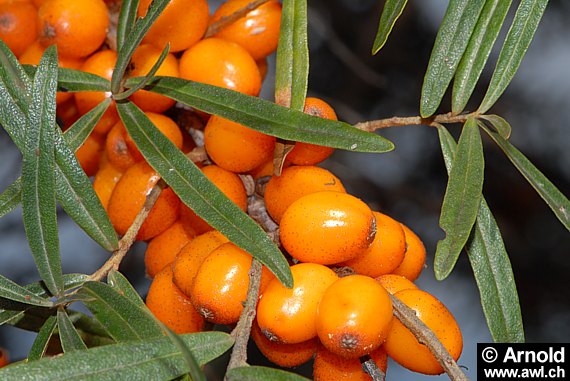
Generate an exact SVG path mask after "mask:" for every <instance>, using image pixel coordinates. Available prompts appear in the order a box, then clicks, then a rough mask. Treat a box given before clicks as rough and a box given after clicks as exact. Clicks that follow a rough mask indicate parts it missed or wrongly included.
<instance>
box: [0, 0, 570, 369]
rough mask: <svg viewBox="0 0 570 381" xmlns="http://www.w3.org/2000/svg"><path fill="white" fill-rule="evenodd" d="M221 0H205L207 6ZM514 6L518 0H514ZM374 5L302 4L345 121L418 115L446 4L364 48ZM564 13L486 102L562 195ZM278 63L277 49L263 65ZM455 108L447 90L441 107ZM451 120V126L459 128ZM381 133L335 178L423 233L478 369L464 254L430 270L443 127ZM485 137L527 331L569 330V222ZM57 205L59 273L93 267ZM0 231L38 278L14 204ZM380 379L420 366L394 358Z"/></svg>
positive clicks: (12, 159) (344, 157)
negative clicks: (381, 142) (382, 146)
mask: <svg viewBox="0 0 570 381" xmlns="http://www.w3.org/2000/svg"><path fill="white" fill-rule="evenodd" d="M215 3H217V2H213V1H212V2H211V4H212V9H214V7H215ZM516 5H518V2H517V1H515V2H514V4H513V8H515V7H514V6H516ZM382 6H383V2H382V1H378V0H327V1H320V0H311V1H310V2H309V23H310V28H309V45H310V53H311V71H310V77H309V95H310V96H318V97H321V98H323V99H325V100H327V101H328V102H329V103H330V104H331V105H332V106H333V107H334V108H335V109H336V111H337V113H338V115H339V119H341V120H344V121H347V122H349V123H356V122H360V121H366V120H373V119H381V118H386V117H391V116H414V115H418V113H419V98H420V95H419V94H420V89H421V84H422V80H423V75H424V72H425V68H426V66H427V62H428V59H429V55H430V52H431V47H432V44H433V41H434V39H435V35H436V33H437V29H438V27H439V24H440V22H441V19H442V17H443V14H444V12H445V8H446V6H447V2H446V1H443V0H422V1H410V2H409V4H408V6H407V8H406V10H405V11H404V14H403V15H402V17H401V18H400V20H399V21H398V22H397V24H396V26H395V28H394V31H393V32H392V34H391V36H390V38H389V39H388V42H387V44H386V46H385V47H384V48H383V49H382V50H381V51H380V52H379V53H378V54H377V55H376V56H371V54H370V51H371V47H372V42H373V40H374V35H375V33H376V29H377V25H378V19H379V16H380V13H381V8H382ZM513 14H514V12H511V13H510V14H509V16H508V20H510V19H512V16H513ZM569 17H570V3H569V2H564V1H552V2H551V3H550V4H549V6H548V7H547V9H546V12H545V15H544V18H543V21H542V23H541V25H540V26H539V30H538V32H537V34H536V36H535V39H534V41H533V43H532V45H531V47H530V49H529V51H528V54H527V56H526V57H525V59H524V61H523V63H522V65H521V67H520V70H519V72H518V73H517V75H516V76H515V78H514V80H513V82H512V83H511V85H510V86H509V87H508V89H507V91H506V92H505V94H504V95H503V96H502V97H501V98H500V99H499V101H498V102H497V104H496V105H495V106H494V107H493V108H492V109H491V111H490V112H492V113H496V114H499V115H501V116H503V117H504V118H505V119H507V120H508V121H509V122H510V123H511V125H512V127H513V133H512V136H511V138H510V140H511V142H512V143H513V144H514V145H515V146H516V147H518V148H519V149H520V150H521V151H522V152H523V153H525V155H527V157H529V158H530V159H531V161H532V162H533V163H534V164H535V165H536V166H537V167H538V168H539V169H540V170H541V171H543V173H545V174H546V175H547V177H548V178H549V179H550V180H551V181H552V182H553V183H554V184H555V185H556V186H558V188H559V189H560V190H561V191H562V193H563V194H565V195H569V194H570V150H568V149H567V147H568V146H570V130H569V126H568V123H569V121H570V107H569V106H570V101H569V95H570V75H569V71H568V67H569V65H570V45H569V44H568V42H567V37H568V36H569V35H570V26H568V24H567V23H565V20H567V19H568V18H569ZM507 22H508V21H507ZM503 29H504V30H503V31H502V34H501V36H500V37H499V43H501V42H502V41H503V39H504V36H505V34H506V29H507V28H503ZM498 53H499V50H498V49H495V50H494V51H493V53H492V56H491V59H490V62H489V63H488V64H487V68H486V70H485V72H484V75H483V78H482V80H481V81H480V83H481V84H480V85H479V86H478V87H477V89H476V93H475V94H474V96H473V97H472V103H470V104H469V105H468V107H467V109H468V110H474V109H475V108H477V106H478V103H477V102H479V101H480V100H481V99H482V98H483V95H484V92H485V90H486V85H487V84H488V80H489V78H490V76H491V74H492V69H493V68H494V63H495V61H496V58H497V55H498ZM273 65H274V59H273V58H272V60H271V61H270V68H272V66H273ZM272 70H274V69H273V68H272ZM271 74H272V73H270V75H269V76H268V78H267V79H266V84H265V89H264V92H263V96H264V97H266V98H272V94H273V89H272V82H273V77H272V75H271ZM449 110H450V101H449V98H446V99H444V101H443V102H442V106H441V108H440V111H441V112H442V113H444V112H448V111H449ZM449 128H450V130H451V131H452V133H453V134H454V135H455V136H456V137H457V136H458V133H459V131H460V126H458V125H457V126H450V127H449ZM382 135H383V136H385V137H387V138H388V139H390V140H392V141H393V142H394V143H395V145H396V149H395V150H394V151H393V152H390V153H387V154H381V155H373V154H359V153H348V152H341V151H337V152H336V153H335V154H334V155H333V156H332V157H331V158H330V159H328V160H327V161H326V162H325V163H324V166H325V167H327V168H329V169H330V170H331V171H333V172H334V173H335V174H336V175H337V176H338V177H340V178H341V180H342V181H343V183H344V184H345V185H346V186H347V188H348V190H349V191H350V192H351V193H352V194H354V195H356V196H358V197H360V198H362V199H363V200H365V201H366V202H368V203H369V204H370V205H371V206H373V207H374V208H376V209H377V210H381V211H383V212H385V213H386V214H388V215H390V216H392V217H393V218H396V219H397V220H400V221H402V222H404V223H405V224H407V225H408V226H410V227H411V228H412V229H413V230H414V231H416V232H417V233H418V235H419V236H420V237H421V238H422V239H423V241H424V243H425V245H426V248H427V250H428V258H427V268H426V269H425V271H424V272H423V274H422V275H421V277H420V278H419V280H418V283H419V285H420V287H422V288H425V289H426V290H427V291H429V292H432V293H433V294H435V295H436V296H437V297H438V298H440V300H442V301H443V302H444V303H445V304H446V305H447V306H448V308H449V309H450V310H451V311H452V313H453V314H454V315H455V316H456V317H457V320H458V321H459V324H460V326H461V328H462V330H463V333H464V342H465V344H464V352H463V355H462V357H461V359H460V360H459V363H460V365H462V366H464V367H466V371H467V374H468V376H469V377H470V378H472V379H475V378H476V373H475V371H476V362H475V361H476V359H475V354H476V343H477V342H488V341H490V340H491V338H490V335H489V333H488V330H487V327H486V323H485V320H484V316H483V313H482V311H481V307H480V305H479V295H478V291H477V289H476V286H475V282H474V279H473V276H472V272H471V269H470V266H469V262H468V261H467V259H466V256H465V255H462V256H461V257H460V259H459V262H458V264H457V267H456V269H455V271H454V272H453V274H452V275H451V276H450V277H449V278H448V279H447V280H445V281H443V282H437V281H435V279H434V276H433V253H434V251H435V246H436V243H437V241H438V240H439V239H442V238H443V232H442V231H441V229H439V227H438V220H439V212H440V207H441V202H442V198H443V194H444V192H445V185H446V181H447V174H446V172H445V167H444V165H443V160H442V157H441V152H440V149H439V142H438V138H437V133H436V131H435V130H434V129H431V128H429V127H425V126H409V127H398V128H392V129H387V130H383V131H382ZM483 140H484V146H485V159H486V163H485V166H486V167H485V175H486V179H485V185H484V194H485V197H486V199H487V201H488V203H489V205H490V208H491V210H492V211H493V213H494V215H495V218H496V219H497V222H498V224H499V226H500V228H501V231H502V233H503V238H504V241H505V245H506V247H507V251H508V252H509V254H510V258H511V262H512V265H513V271H514V274H515V278H516V282H517V286H518V290H519V298H520V302H521V308H522V315H523V320H524V324H525V332H526V338H527V341H530V342H568V341H569V340H570V303H569V302H570V287H569V280H568V279H569V277H568V274H569V272H570V234H568V231H567V230H566V229H565V228H564V227H563V226H562V225H561V224H560V223H559V221H558V220H557V219H556V217H555V216H554V214H553V213H552V212H551V210H550V209H549V208H548V207H547V206H546V204H545V203H544V202H543V201H542V199H541V198H540V197H539V196H538V195H537V194H536V193H535V191H534V190H533V188H532V187H531V186H530V185H529V184H528V183H527V182H526V181H525V179H524V178H523V177H522V176H521V175H520V174H519V173H518V172H517V170H516V169H515V168H514V167H513V166H512V165H511V163H510V161H509V160H508V159H507V158H506V157H505V156H504V155H503V154H502V151H500V150H499V149H498V147H496V146H495V145H494V143H493V142H492V141H490V140H489V139H488V138H487V137H486V136H483ZM0 157H1V159H0V161H1V162H2V163H3V164H2V165H1V166H0V189H4V188H5V187H6V186H7V185H8V184H10V183H11V181H13V180H14V179H15V178H16V177H17V176H18V174H19V170H20V160H21V158H20V156H19V153H18V151H17V149H16V148H15V147H14V146H13V144H12V143H11V142H10V141H9V139H8V137H7V136H6V134H5V133H4V132H3V131H0ZM60 217H61V218H60V235H61V249H62V257H63V268H64V271H65V272H85V273H91V272H93V271H94V270H95V269H96V268H97V267H98V266H99V265H100V264H102V263H103V261H104V260H105V259H106V258H107V254H106V253H105V252H104V251H103V250H102V249H100V248H99V247H98V246H97V245H96V244H95V243H93V242H91V241H90V239H89V238H88V237H87V236H86V235H85V234H84V233H83V232H82V231H81V230H80V229H79V228H77V227H76V226H75V225H74V223H73V222H72V221H71V220H70V219H69V218H68V217H67V216H66V215H65V214H64V213H63V212H61V215H60ZM0 240H1V241H0V242H2V245H1V246H0V272H1V273H2V274H3V275H5V276H8V277H9V278H11V279H13V280H14V281H16V282H18V283H20V284H22V283H29V282H32V281H34V280H37V278H38V276H37V273H36V271H35V266H34V264H33V261H32V259H31V255H30V253H29V249H28V246H27V242H26V240H25V233H24V229H23V227H22V225H21V209H17V210H16V211H14V212H12V213H11V214H10V215H8V216H6V217H4V218H3V219H1V220H0ZM143 252H144V244H138V245H137V246H136V247H135V250H134V252H133V253H132V255H129V256H128V258H127V260H126V261H125V262H124V264H123V266H122V268H121V269H122V270H123V271H124V272H125V273H126V274H127V276H128V277H129V278H130V280H131V281H132V282H133V283H134V284H135V286H136V287H137V289H138V290H139V291H140V292H141V294H143V295H144V294H145V293H146V291H147V289H148V284H149V281H148V280H147V279H145V278H144V265H143V263H142V260H143V256H142V253H143ZM34 337H35V334H32V333H28V332H24V331H21V330H18V329H14V328H11V327H0V346H3V347H7V348H8V349H9V351H10V352H11V353H12V356H13V357H14V358H15V359H21V358H24V357H25V356H26V354H27V352H28V350H29V348H30V346H31V343H32V342H33V339H34ZM221 366H222V365H220V367H221ZM300 371H301V372H303V371H307V369H306V367H305V368H301V370H300ZM306 374H308V373H306ZM388 379H392V380H398V379H406V380H415V379H418V380H421V379H428V378H426V377H423V376H419V375H413V374H411V373H409V372H407V371H405V370H403V369H402V368H401V367H399V366H398V365H397V364H395V363H391V364H390V367H389V371H388ZM429 379H433V377H429Z"/></svg>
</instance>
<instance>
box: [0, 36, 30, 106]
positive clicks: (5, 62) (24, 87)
mask: <svg viewBox="0 0 570 381" xmlns="http://www.w3.org/2000/svg"><path fill="white" fill-rule="evenodd" d="M0 78H1V79H2V82H4V83H5V85H6V91H7V93H8V94H9V96H10V97H11V98H12V99H14V100H15V101H16V104H17V105H18V107H19V108H20V109H21V110H23V111H24V112H27V111H28V104H29V103H30V99H31V97H32V81H31V80H30V78H28V76H26V75H25V72H24V69H23V68H22V65H20V62H18V58H16V56H15V55H14V53H12V51H11V50H10V48H9V47H8V46H7V45H6V44H5V43H4V41H2V40H1V39H0Z"/></svg>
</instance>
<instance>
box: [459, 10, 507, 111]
mask: <svg viewBox="0 0 570 381" xmlns="http://www.w3.org/2000/svg"><path fill="white" fill-rule="evenodd" d="M511 2H512V0H487V1H486V2H485V6H484V7H483V10H482V11H481V15H480V16H479V20H478V21H477V25H475V30H474V31H473V34H472V35H471V38H470V39H469V44H468V45H467V48H466V49H465V53H464V54H463V58H461V61H460V62H459V67H458V68H457V73H456V74H455V80H454V82H453V94H452V98H451V109H452V111H453V112H454V113H456V114H459V113H460V112H462V111H463V109H464V108H465V106H466V105H467V102H468V101H469V98H470V97H471V94H473V90H474V89H475V85H476V84H477V81H478V80H479V77H480V76H481V73H482V72H483V67H484V66H485V63H486V62H487V59H488V58H489V53H491V48H492V47H493V45H494V44H495V40H496V39H497V36H498V35H499V32H500V31H501V26H502V25H503V22H504V20H505V16H506V15H507V12H508V11H509V8H510V6H511Z"/></svg>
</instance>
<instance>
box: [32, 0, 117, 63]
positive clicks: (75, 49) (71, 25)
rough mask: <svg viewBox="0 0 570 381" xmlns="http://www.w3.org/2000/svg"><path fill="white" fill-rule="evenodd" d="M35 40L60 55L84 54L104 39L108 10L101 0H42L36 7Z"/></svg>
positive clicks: (107, 24)
mask: <svg viewBox="0 0 570 381" xmlns="http://www.w3.org/2000/svg"><path fill="white" fill-rule="evenodd" d="M38 20H39V28H40V30H39V40H40V42H41V43H42V45H44V46H49V45H52V44H56V45H57V50H58V51H59V53H60V54H62V55H64V56H69V57H86V56H88V55H90V54H91V53H93V52H95V51H96V50H97V49H98V48H99V47H100V46H101V45H102V44H103V41H105V37H107V29H108V28H109V12H108V11H107V6H106V5H105V2H104V1H103V0H73V1H69V0H46V1H44V3H43V4H42V5H41V7H40V8H39V9H38Z"/></svg>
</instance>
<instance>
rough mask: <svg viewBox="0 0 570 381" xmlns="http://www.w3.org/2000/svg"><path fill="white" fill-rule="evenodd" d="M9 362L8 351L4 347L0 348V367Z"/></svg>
mask: <svg viewBox="0 0 570 381" xmlns="http://www.w3.org/2000/svg"><path fill="white" fill-rule="evenodd" d="M8 364H10V358H9V357H8V351H7V350H5V349H4V348H0V368H2V367H4V366H6V365H8Z"/></svg>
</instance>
